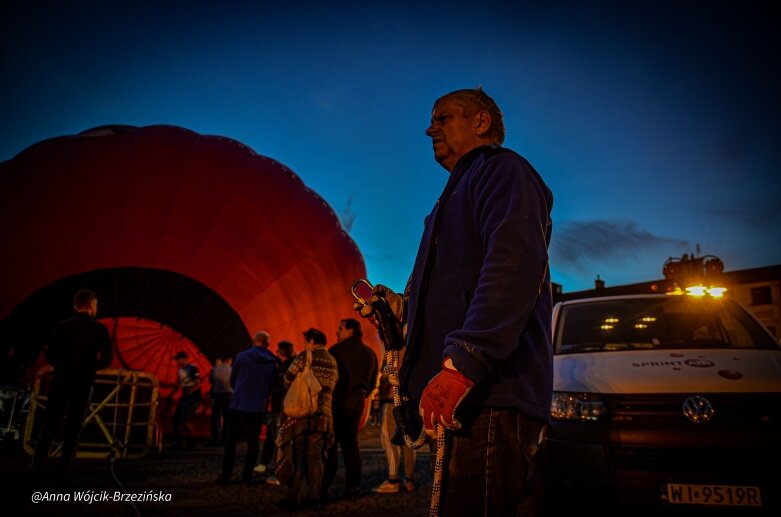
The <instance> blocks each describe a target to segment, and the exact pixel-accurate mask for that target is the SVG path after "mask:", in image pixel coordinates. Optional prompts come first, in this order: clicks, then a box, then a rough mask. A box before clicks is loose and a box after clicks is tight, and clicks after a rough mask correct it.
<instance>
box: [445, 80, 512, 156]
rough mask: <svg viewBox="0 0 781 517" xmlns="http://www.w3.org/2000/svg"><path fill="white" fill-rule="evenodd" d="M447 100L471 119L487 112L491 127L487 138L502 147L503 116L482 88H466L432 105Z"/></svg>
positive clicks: (446, 95)
mask: <svg viewBox="0 0 781 517" xmlns="http://www.w3.org/2000/svg"><path fill="white" fill-rule="evenodd" d="M445 99H448V100H451V101H454V102H455V103H456V104H460V105H461V106H463V107H464V116H465V117H472V116H474V115H477V113H479V112H480V111H487V112H488V114H489V115H491V127H490V128H489V129H488V133H487V135H486V136H487V137H488V138H490V139H491V140H493V141H494V143H497V144H499V145H502V144H503V143H504V116H503V115H502V110H500V109H499V106H498V105H497V104H496V101H494V100H493V99H492V98H491V97H490V96H489V95H488V94H487V93H485V91H484V90H483V88H482V87H480V86H478V87H477V88H466V89H464V90H456V91H454V92H450V93H446V94H445V95H443V96H442V97H440V98H439V99H437V101H436V102H435V103H434V106H435V107H436V105H437V104H439V103H440V102H441V101H443V100H445Z"/></svg>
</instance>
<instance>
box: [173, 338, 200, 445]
mask: <svg viewBox="0 0 781 517" xmlns="http://www.w3.org/2000/svg"><path fill="white" fill-rule="evenodd" d="M173 359H174V361H176V364H177V366H178V367H179V371H178V372H177V375H176V377H177V382H178V384H179V390H180V392H181V393H180V395H179V400H178V401H177V404H176V409H175V410H174V415H173V424H174V445H173V448H175V449H192V448H194V447H195V446H196V438H195V435H194V434H193V426H192V424H191V423H190V421H191V420H192V418H193V415H194V414H195V412H196V411H197V410H198V406H200V405H201V402H202V401H203V393H201V372H200V370H198V367H197V366H195V365H194V364H193V363H191V362H190V355H189V354H188V353H187V352H185V351H184V350H180V351H179V352H177V353H176V355H174V357H173Z"/></svg>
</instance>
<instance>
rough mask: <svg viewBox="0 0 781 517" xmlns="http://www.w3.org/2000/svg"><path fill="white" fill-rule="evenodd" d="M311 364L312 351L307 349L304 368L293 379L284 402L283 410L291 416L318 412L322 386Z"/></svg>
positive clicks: (296, 416) (299, 416) (301, 416)
mask: <svg viewBox="0 0 781 517" xmlns="http://www.w3.org/2000/svg"><path fill="white" fill-rule="evenodd" d="M311 366H312V352H311V350H307V351H306V363H305V364H304V369H303V370H302V371H301V372H299V373H298V375H296V378H295V379H293V382H292V383H291V384H290V387H289V388H288V389H287V393H286V394H285V400H284V401H283V402H282V411H284V413H285V414H286V415H287V416H289V417H291V418H304V417H308V416H310V415H313V414H314V413H316V412H317V397H318V394H319V393H320V390H321V389H322V386H320V381H318V380H317V378H316V377H315V374H314V373H312V368H311Z"/></svg>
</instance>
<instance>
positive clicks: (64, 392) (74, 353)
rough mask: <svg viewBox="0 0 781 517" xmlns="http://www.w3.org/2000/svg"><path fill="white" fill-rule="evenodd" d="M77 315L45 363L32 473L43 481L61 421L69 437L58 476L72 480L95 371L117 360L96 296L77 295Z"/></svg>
mask: <svg viewBox="0 0 781 517" xmlns="http://www.w3.org/2000/svg"><path fill="white" fill-rule="evenodd" d="M73 308H74V310H75V311H76V314H75V315H74V316H72V317H71V318H68V319H66V320H64V321H61V322H60V323H58V324H57V326H56V327H55V328H54V331H53V332H52V336H51V339H50V341H49V344H48V346H47V347H46V352H45V357H46V361H47V362H48V363H49V364H50V365H52V366H53V367H54V373H53V377H52V382H51V385H50V387H49V394H48V401H47V403H46V413H45V415H44V423H43V428H42V429H41V433H40V435H39V436H38V441H37V443H36V445H35V454H34V455H33V461H32V466H31V470H32V475H33V478H34V479H40V476H41V474H42V471H43V467H44V463H45V462H46V458H47V457H48V455H49V447H51V444H52V441H53V440H54V436H55V434H56V433H57V429H58V428H59V426H60V422H61V421H62V419H63V417H65V418H66V421H65V437H64V443H63V446H62V457H61V459H60V464H59V467H58V470H57V475H58V477H59V478H60V479H61V480H62V481H67V480H68V479H69V476H70V471H71V464H72V462H73V458H74V456H75V454H76V447H77V445H78V441H79V434H80V432H81V426H82V424H83V421H84V417H85V414H86V411H87V408H88V407H89V401H90V397H91V396H92V387H93V384H94V383H95V372H97V371H98V370H102V369H104V368H106V367H108V366H109V365H110V364H111V360H112V358H113V352H112V350H111V340H110V338H109V332H108V329H107V328H106V326H105V325H103V324H102V323H100V322H99V321H96V320H95V316H96V315H97V312H98V297H97V295H96V294H95V293H94V292H92V291H88V290H86V289H85V290H81V291H79V292H77V293H76V294H75V296H74V297H73Z"/></svg>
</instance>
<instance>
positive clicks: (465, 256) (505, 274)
mask: <svg viewBox="0 0 781 517" xmlns="http://www.w3.org/2000/svg"><path fill="white" fill-rule="evenodd" d="M504 133H505V131H504V122H503V117H502V113H501V111H500V110H499V107H498V106H497V105H496V102H494V100H493V99H492V98H491V97H489V96H488V95H487V94H486V93H485V92H484V91H483V90H482V88H476V89H466V90H458V91H454V92H451V93H448V94H446V95H444V96H442V97H440V98H439V99H438V100H437V101H436V102H435V103H434V108H433V111H432V114H431V125H430V126H429V127H428V129H427V130H426V135H428V136H429V137H430V138H431V140H432V146H433V150H434V158H435V160H436V161H437V162H438V163H439V164H440V165H441V166H442V167H444V168H445V169H446V170H447V171H448V172H449V173H450V178H449V179H448V182H447V185H446V186H445V188H444V190H443V192H442V194H441V195H440V197H439V199H438V200H437V202H436V204H435V205H434V208H433V210H432V212H431V214H430V215H429V216H428V217H427V219H426V222H425V228H424V232H423V237H422V239H421V242H420V247H419V249H418V254H417V258H416V259H415V266H414V268H413V271H412V275H411V276H410V279H409V282H408V285H407V289H406V293H405V294H406V297H405V298H406V300H404V301H406V303H405V304H404V303H400V300H399V299H400V297H399V296H398V295H396V294H395V293H393V292H392V291H391V290H390V289H388V288H386V287H384V286H380V285H377V286H375V295H376V296H384V297H385V299H386V300H388V301H389V302H391V303H390V305H391V307H396V308H398V307H406V309H405V310H404V309H402V311H400V312H397V314H396V316H397V318H398V319H399V320H400V322H401V325H402V328H404V326H405V325H406V329H407V332H406V337H405V340H406V353H405V358H404V362H403V363H402V366H401V371H400V378H399V381H400V389H401V396H402V397H403V399H406V400H407V401H408V407H411V408H418V410H419V413H420V416H421V418H422V422H421V421H418V422H417V423H416V422H414V418H412V417H413V416H414V415H415V412H411V414H410V411H407V412H406V413H405V414H406V415H407V418H406V419H405V421H402V422H400V424H401V425H403V426H406V427H407V430H408V431H410V430H412V433H411V434H412V435H415V436H413V437H412V438H413V439H415V438H417V436H416V435H417V433H416V432H414V429H412V428H414V427H416V426H417V430H418V431H419V430H420V427H421V426H422V427H423V428H424V429H425V431H426V434H427V435H429V436H434V435H435V434H436V432H437V428H438V427H440V426H441V427H442V428H444V429H445V443H446V454H445V458H446V464H445V467H444V472H443V479H442V491H441V498H440V500H439V503H440V510H441V513H442V514H443V515H448V516H459V515H517V514H519V509H520V508H525V507H526V504H527V501H524V500H523V498H524V496H525V495H526V494H529V489H530V483H531V481H530V480H531V479H532V474H533V473H534V468H533V463H534V458H535V455H536V451H537V446H538V443H539V438H540V434H541V431H542V429H543V427H544V425H545V424H546V423H547V421H548V420H549V418H550V404H551V397H552V391H553V350H552V346H551V313H552V293H551V285H550V272H549V267H548V244H549V243H550V238H551V218H550V214H551V208H552V205H553V195H552V194H551V191H550V189H549V188H548V187H547V186H546V185H545V182H544V181H543V180H542V178H541V177H540V175H539V174H538V173H537V171H536V170H535V169H534V167H532V166H531V164H530V163H529V162H528V161H526V160H525V159H524V158H523V157H521V156H520V155H518V154H516V153H515V152H513V151H511V150H509V149H505V148H502V147H501V144H502V142H503V141H504ZM361 314H362V315H363V316H370V314H371V310H366V311H365V312H364V311H363V310H362V311H361Z"/></svg>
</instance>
